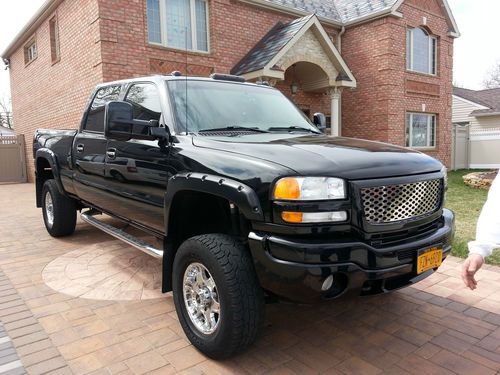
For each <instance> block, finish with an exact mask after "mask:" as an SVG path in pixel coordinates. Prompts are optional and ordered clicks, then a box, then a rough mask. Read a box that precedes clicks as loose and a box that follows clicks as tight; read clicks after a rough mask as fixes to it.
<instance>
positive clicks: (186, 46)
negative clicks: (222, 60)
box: [184, 25, 189, 135]
mask: <svg viewBox="0 0 500 375" xmlns="http://www.w3.org/2000/svg"><path fill="white" fill-rule="evenodd" d="M184 33H185V35H186V38H185V39H186V40H185V54H186V111H185V112H186V135H188V134H189V132H188V108H189V106H188V70H189V63H188V28H187V25H186V27H185V28H184Z"/></svg>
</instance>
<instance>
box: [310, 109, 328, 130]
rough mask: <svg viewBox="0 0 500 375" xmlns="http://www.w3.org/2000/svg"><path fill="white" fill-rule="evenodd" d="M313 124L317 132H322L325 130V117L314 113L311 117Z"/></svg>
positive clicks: (319, 113) (322, 114)
mask: <svg viewBox="0 0 500 375" xmlns="http://www.w3.org/2000/svg"><path fill="white" fill-rule="evenodd" d="M313 122H314V125H316V127H317V128H318V129H319V130H321V131H324V130H325V129H326V116H325V114H324V113H321V112H318V113H315V114H314V117H313Z"/></svg>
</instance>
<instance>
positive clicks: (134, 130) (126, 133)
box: [104, 101, 170, 141]
mask: <svg viewBox="0 0 500 375" xmlns="http://www.w3.org/2000/svg"><path fill="white" fill-rule="evenodd" d="M104 135H105V136H106V137H107V138H112V139H116V140H119V141H128V140H129V139H145V140H153V139H167V140H168V139H169V135H170V134H169V132H168V129H166V128H160V122H159V121H158V120H150V121H145V120H134V107H133V106H132V104H131V103H128V102H120V101H113V102H109V103H107V104H106V108H105V111H104Z"/></svg>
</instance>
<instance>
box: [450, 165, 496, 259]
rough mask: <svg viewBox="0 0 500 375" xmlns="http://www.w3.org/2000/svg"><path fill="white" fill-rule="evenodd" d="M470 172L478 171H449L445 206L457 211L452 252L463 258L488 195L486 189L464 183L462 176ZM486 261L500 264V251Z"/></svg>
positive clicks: (473, 235)
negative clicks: (475, 187)
mask: <svg viewBox="0 0 500 375" xmlns="http://www.w3.org/2000/svg"><path fill="white" fill-rule="evenodd" d="M470 172H477V171H470V170H459V171H453V172H449V173H448V194H447V198H446V203H445V206H446V207H447V208H449V209H451V210H453V211H454V212H455V215H456V226H457V232H456V236H455V241H454V242H453V250H452V254H453V255H455V256H458V257H461V258H465V257H466V256H467V242H469V241H470V240H473V239H474V237H475V233H476V222H477V219H478V217H479V214H480V212H481V208H482V207H483V204H484V202H485V201H486V197H487V195H488V192H487V191H486V190H481V189H474V188H471V187H469V186H467V185H465V184H464V182H463V180H462V176H464V175H466V174H467V173H470ZM486 262H487V263H490V264H495V265H500V251H498V250H497V251H495V252H494V253H493V255H492V256H491V257H489V258H487V259H486Z"/></svg>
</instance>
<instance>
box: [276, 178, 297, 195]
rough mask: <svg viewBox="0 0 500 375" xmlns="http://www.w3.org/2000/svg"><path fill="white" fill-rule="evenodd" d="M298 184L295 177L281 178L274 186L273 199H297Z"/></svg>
mask: <svg viewBox="0 0 500 375" xmlns="http://www.w3.org/2000/svg"><path fill="white" fill-rule="evenodd" d="M299 198H300V186H299V182H298V181H297V179H296V178H293V177H286V178H282V179H281V180H279V181H278V182H277V183H276V186H275V187H274V199H284V200H288V199H299Z"/></svg>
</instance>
